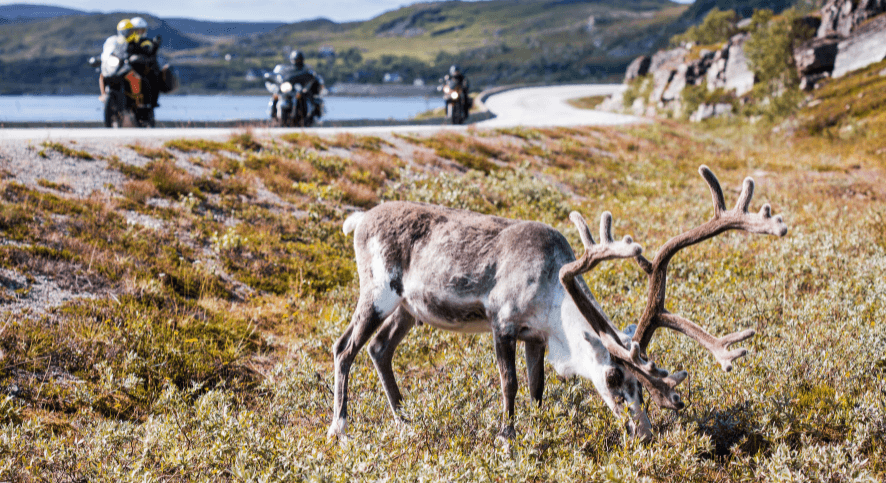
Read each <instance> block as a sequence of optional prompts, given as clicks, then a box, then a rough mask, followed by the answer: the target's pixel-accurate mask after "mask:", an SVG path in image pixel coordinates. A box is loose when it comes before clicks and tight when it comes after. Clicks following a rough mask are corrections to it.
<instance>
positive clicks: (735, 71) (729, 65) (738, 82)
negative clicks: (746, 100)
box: [724, 34, 754, 96]
mask: <svg viewBox="0 0 886 483" xmlns="http://www.w3.org/2000/svg"><path fill="white" fill-rule="evenodd" d="M749 38H750V34H738V35H735V36H733V37H732V38H731V39H729V58H728V59H727V60H726V73H725V77H726V78H725V85H724V88H725V89H726V90H734V91H735V95H738V96H741V95H744V94H747V93H748V92H750V91H751V89H753V88H754V73H753V71H751V69H750V66H749V65H748V58H747V57H746V56H745V55H744V43H745V42H747V40H748V39H749Z"/></svg>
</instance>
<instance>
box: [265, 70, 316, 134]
mask: <svg viewBox="0 0 886 483" xmlns="http://www.w3.org/2000/svg"><path fill="white" fill-rule="evenodd" d="M296 74H297V73H296V72H295V71H294V69H293V68H292V67H290V66H288V65H283V64H278V65H277V66H276V67H274V71H273V72H266V73H265V75H264V78H265V88H266V89H267V90H268V92H270V93H271V100H270V101H269V102H268V115H269V116H270V118H271V120H272V121H276V122H278V123H279V124H280V125H281V126H298V127H310V126H312V125H313V124H314V122H316V121H317V120H318V119H319V118H320V117H322V116H323V114H324V113H325V106H324V104H323V99H321V98H320V96H319V93H320V91H321V90H322V88H323V78H322V77H320V76H319V75H314V74H313V73H311V74H310V75H304V74H298V75H296ZM299 80H303V81H304V83H300V82H298V81H299Z"/></svg>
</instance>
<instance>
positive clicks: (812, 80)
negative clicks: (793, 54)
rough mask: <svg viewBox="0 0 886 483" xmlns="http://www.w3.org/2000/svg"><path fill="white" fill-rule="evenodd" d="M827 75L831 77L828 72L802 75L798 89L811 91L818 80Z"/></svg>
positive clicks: (823, 78) (816, 85) (825, 77)
mask: <svg viewBox="0 0 886 483" xmlns="http://www.w3.org/2000/svg"><path fill="white" fill-rule="evenodd" d="M829 77H831V74H830V73H828V72H819V73H816V74H809V75H804V76H803V77H800V90H803V91H811V90H813V89H815V88H816V87H818V83H819V82H821V81H823V80H825V79H827V78H829Z"/></svg>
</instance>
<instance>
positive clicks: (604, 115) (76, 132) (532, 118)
mask: <svg viewBox="0 0 886 483" xmlns="http://www.w3.org/2000/svg"><path fill="white" fill-rule="evenodd" d="M622 88H623V87H622V86H621V85H620V84H603V85H600V84H596V85H569V86H553V87H530V88H521V89H514V90H510V91H504V92H502V93H499V94H495V95H493V96H491V97H489V98H488V99H487V100H486V103H485V104H486V106H487V108H488V109H489V110H490V111H491V112H492V113H494V114H495V116H496V117H494V118H492V119H489V120H486V121H482V122H479V123H477V124H474V126H476V127H477V128H481V129H482V128H501V127H516V126H527V127H531V126H575V125H612V124H628V123H634V122H643V120H642V119H641V118H638V117H634V116H626V115H622V114H613V113H610V112H603V111H594V110H588V109H577V108H574V107H572V106H570V105H569V104H566V100H568V99H575V98H579V97H587V96H596V95H607V94H611V93H613V92H615V91H617V90H618V89H622ZM241 129H242V128H163V129H131V128H129V129H101V128H85V129H80V128H26V129H15V128H7V129H0V142H2V141H4V140H10V141H11V140H18V141H37V142H41V141H46V140H56V141H58V140H69V139H74V140H78V139H91V140H99V141H100V140H104V139H107V140H109V141H110V140H120V139H122V140H126V141H127V142H132V141H133V140H139V139H142V140H159V139H174V138H201V139H226V138H227V137H229V136H230V135H231V133H232V132H236V131H239V130H241ZM464 129H467V127H466V126H376V127H366V126H361V127H334V128H333V127H329V128H322V127H321V128H311V129H308V130H307V131H308V132H310V133H311V134H317V135H321V136H323V135H336V134H340V133H343V132H349V133H352V134H356V135H380V134H388V133H433V132H437V131H443V130H455V131H459V130H464ZM295 130H296V129H294V128H253V132H255V133H256V134H258V135H280V134H285V133H290V132H293V131H295Z"/></svg>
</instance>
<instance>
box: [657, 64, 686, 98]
mask: <svg viewBox="0 0 886 483" xmlns="http://www.w3.org/2000/svg"><path fill="white" fill-rule="evenodd" d="M688 71H689V66H688V65H687V64H680V66H679V67H677V70H676V71H675V72H674V75H673V76H672V77H671V81H670V82H669V83H668V86H667V88H666V89H665V90H664V92H662V94H661V100H662V101H664V102H670V101H673V100H677V99H680V93H681V92H683V89H684V88H685V87H686V72H688Z"/></svg>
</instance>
